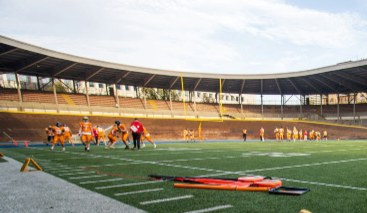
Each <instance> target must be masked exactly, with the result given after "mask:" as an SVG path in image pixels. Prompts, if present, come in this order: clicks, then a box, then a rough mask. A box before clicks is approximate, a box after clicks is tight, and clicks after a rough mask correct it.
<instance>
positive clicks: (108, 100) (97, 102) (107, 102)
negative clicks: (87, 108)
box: [89, 95, 116, 107]
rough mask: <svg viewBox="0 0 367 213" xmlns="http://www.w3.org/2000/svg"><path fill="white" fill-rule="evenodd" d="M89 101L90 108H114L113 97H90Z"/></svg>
mask: <svg viewBox="0 0 367 213" xmlns="http://www.w3.org/2000/svg"><path fill="white" fill-rule="evenodd" d="M89 101H90V105H91V106H102V107H116V101H115V97H113V96H105V95H103V96H102V95H90V96H89Z"/></svg>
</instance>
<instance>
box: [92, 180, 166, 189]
mask: <svg viewBox="0 0 367 213" xmlns="http://www.w3.org/2000/svg"><path fill="white" fill-rule="evenodd" d="M162 182H163V181H145V182H138V183H125V184H119V185H112V186H99V187H96V188H95V189H111V188H118V187H125V186H137V185H144V184H152V183H162Z"/></svg>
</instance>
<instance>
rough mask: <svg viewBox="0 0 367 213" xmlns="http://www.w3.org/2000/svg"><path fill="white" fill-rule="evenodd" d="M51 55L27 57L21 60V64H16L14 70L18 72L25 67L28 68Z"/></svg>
mask: <svg viewBox="0 0 367 213" xmlns="http://www.w3.org/2000/svg"><path fill="white" fill-rule="evenodd" d="M48 58H50V57H48V56H35V57H31V58H27V59H25V60H23V61H21V62H20V64H21V65H18V64H19V63H16V64H15V66H14V72H15V73H18V72H20V71H22V70H24V69H27V68H28V67H31V66H33V65H35V64H37V63H39V62H41V61H44V60H46V59H48Z"/></svg>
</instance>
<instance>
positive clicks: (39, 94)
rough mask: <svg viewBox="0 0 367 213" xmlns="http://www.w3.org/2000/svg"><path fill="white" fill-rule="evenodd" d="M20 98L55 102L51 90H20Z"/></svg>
mask: <svg viewBox="0 0 367 213" xmlns="http://www.w3.org/2000/svg"><path fill="white" fill-rule="evenodd" d="M22 98H23V101H24V102H36V103H47V104H55V96H54V94H53V92H44V91H36V90H22Z"/></svg>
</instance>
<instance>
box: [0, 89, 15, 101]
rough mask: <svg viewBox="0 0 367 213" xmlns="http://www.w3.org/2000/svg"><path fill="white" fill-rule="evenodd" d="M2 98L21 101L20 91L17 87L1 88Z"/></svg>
mask: <svg viewBox="0 0 367 213" xmlns="http://www.w3.org/2000/svg"><path fill="white" fill-rule="evenodd" d="M0 100H3V101H19V95H18V91H17V90H16V89H8V88H0Z"/></svg>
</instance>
